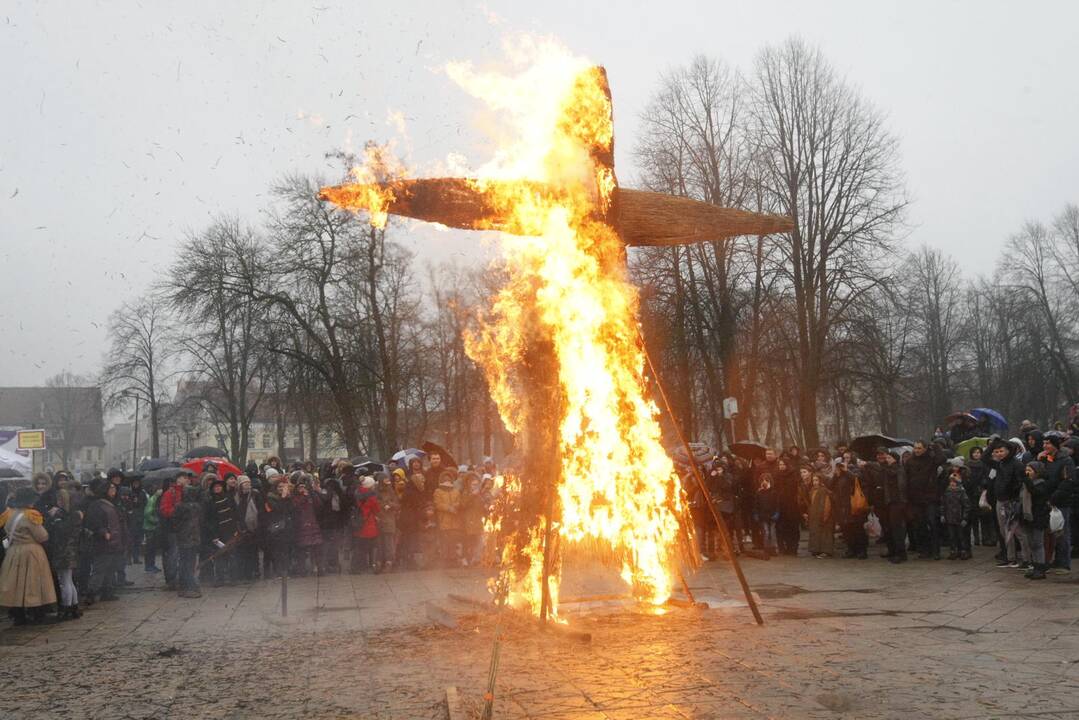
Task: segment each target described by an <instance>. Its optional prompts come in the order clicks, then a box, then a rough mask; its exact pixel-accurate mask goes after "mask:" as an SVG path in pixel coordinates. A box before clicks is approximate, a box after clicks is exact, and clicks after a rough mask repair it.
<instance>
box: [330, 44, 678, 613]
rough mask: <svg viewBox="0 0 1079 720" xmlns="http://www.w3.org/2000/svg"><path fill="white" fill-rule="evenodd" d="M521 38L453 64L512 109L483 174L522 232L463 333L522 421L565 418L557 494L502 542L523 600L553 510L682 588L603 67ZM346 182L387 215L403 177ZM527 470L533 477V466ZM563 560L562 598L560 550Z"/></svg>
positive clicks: (597, 547)
mask: <svg viewBox="0 0 1079 720" xmlns="http://www.w3.org/2000/svg"><path fill="white" fill-rule="evenodd" d="M514 53H515V55H516V57H514V58H513V59H514V64H515V67H516V68H517V69H516V71H514V72H510V73H502V72H487V71H478V70H476V69H474V68H473V67H472V66H471V65H470V64H467V63H456V64H451V65H449V66H447V68H446V71H447V74H448V75H449V76H450V77H451V78H452V79H453V80H454V81H455V82H457V83H458V84H459V85H460V86H461V87H462V88H464V89H465V90H466V91H467V92H469V93H470V94H472V95H474V96H475V97H477V98H479V99H481V100H482V101H484V103H485V104H486V105H487V107H488V108H490V110H491V111H492V115H493V116H494V117H495V118H497V119H499V120H501V121H503V124H504V125H505V126H503V127H499V128H498V129H499V131H500V132H499V133H498V137H497V140H498V148H497V151H496V152H495V154H494V157H493V159H492V160H491V162H489V163H488V164H487V165H485V166H484V167H482V168H480V170H479V172H478V173H477V177H476V179H475V180H474V181H472V182H473V183H474V187H475V189H477V190H479V191H480V192H481V193H482V194H483V196H484V200H485V201H486V203H487V204H488V205H489V206H490V208H492V209H494V210H495V212H494V216H497V217H498V219H499V222H498V224H497V225H492V228H494V229H498V228H502V229H506V228H512V229H513V230H514V232H519V233H520V234H514V235H509V234H504V235H502V236H501V238H502V250H503V260H504V262H505V265H506V269H507V271H508V274H509V280H508V282H507V284H506V285H505V287H503V288H502V290H501V291H500V292H499V293H498V294H497V296H496V297H495V298H493V303H492V307H491V309H490V311H489V312H488V313H486V314H485V316H484V317H483V318H482V320H481V323H480V327H479V330H478V332H476V333H475V334H473V335H471V336H469V337H468V338H466V350H467V352H468V354H469V355H470V356H471V357H472V358H473V359H474V360H475V361H477V362H478V363H479V364H480V365H482V367H483V368H484V371H485V373H486V376H487V379H488V385H489V387H490V389H491V394H492V396H493V397H494V399H495V401H496V403H497V405H498V409H499V413H500V414H501V416H502V419H503V421H504V422H505V424H506V426H507V427H508V428H509V429H510V430H511V431H514V432H518V433H521V432H524V433H531V432H535V424H536V423H549V427H550V428H554V427H557V433H556V435H555V436H554V437H555V439H554V442H555V443H556V444H557V448H554V449H553V454H554V455H555V457H551V458H549V459H548V462H549V463H555V462H557V463H558V464H559V466H558V467H557V468H555V470H556V472H554V473H552V474H551V475H550V476H551V477H555V478H556V479H555V481H554V482H555V484H556V491H557V503H553V502H551V503H548V504H547V506H546V507H542V508H540V507H534V508H531V512H532V514H531V516H530V517H531V519H532V522H531V524H530V525H528V526H526V528H525V531H524V532H523V533H518V535H517V536H516V537H515V538H512V539H508V540H506V545H505V547H504V550H503V558H504V561H505V562H504V567H508V568H510V570H509V572H510V573H511V574H512V577H510V578H509V581H510V585H511V589H510V594H509V597H510V602H511V604H514V605H518V606H522V607H527V608H529V609H531V610H532V611H534V612H537V611H538V610H539V608H540V595H541V588H542V577H543V567H542V565H543V548H544V543H545V537H546V532H545V528H544V517H545V514H546V513H548V512H550V513H552V514H551V517H552V518H557V520H555V521H554V522H553V525H552V532H553V533H554V534H556V535H557V538H558V540H559V544H560V547H562V548H564V549H573V548H586V549H588V550H593V551H598V552H599V554H600V555H601V556H602V557H604V558H605V559H609V560H610V559H613V560H614V561H615V562H616V563H617V564H618V565H619V566H620V569H621V576H622V578H623V579H624V580H625V582H626V583H627V584H628V585H629V586H630V588H631V589H632V592H633V593H634V594H635V595H636V596H637V597H639V598H641V599H644V600H646V601H650V602H654V603H657V604H658V603H662V602H664V601H665V600H666V599H667V598H668V597H669V596H670V594H671V587H672V573H673V572H674V569H673V568H674V566H675V563H676V562H677V552H676V549H677V547H678V544H679V533H680V520H681V519H682V515H683V513H684V506H683V503H682V498H681V495H680V491H679V488H678V482H677V476H676V475H675V472H674V467H673V464H672V462H671V460H670V458H669V457H668V456H667V454H666V453H665V452H664V450H663V447H662V445H661V443H660V429H659V424H658V422H657V414H658V412H657V409H656V407H655V406H654V404H653V403H652V402H651V401H650V400H648V399H646V398H645V381H644V373H643V368H644V356H643V351H642V349H641V348H640V346H639V344H638V342H639V336H638V332H637V322H636V315H637V304H638V298H637V292H636V289H635V288H634V287H633V285H631V284H630V283H629V281H628V278H627V276H626V267H625V257H624V253H625V250H624V245H623V243H622V241H621V239H620V238H619V237H618V235H617V233H616V232H615V230H614V229H613V228H612V226H611V225H610V224H609V222H608V213H609V211H610V210H611V201H612V195H613V191H614V189H615V185H616V181H615V176H614V172H613V144H614V133H613V127H612V122H611V117H612V116H611V102H610V96H609V93H608V90H607V84H606V76H605V74H604V72H603V71H602V70H601V69H600V68H597V67H594V66H593V65H592V64H591V63H589V62H588V61H586V60H585V59H583V58H579V57H576V56H574V55H572V54H571V53H569V52H567V51H566V50H565V49H564V48H562V47H561V46H559V45H558V44H556V43H554V42H551V41H536V40H531V39H528V38H525V39H523V40H521V39H517V40H516V42H515V44H514ZM507 121H508V122H507ZM368 164H369V165H372V166H375V167H376V171H375V172H374V173H372V172H371V171H370V170H369V169H368V170H364V169H361V170H359V171H357V173H358V174H357V175H356V177H357V179H359V180H361V182H362V181H367V182H369V181H370V179H371V178H372V177H373V176H377V175H381V176H383V177H385V174H386V173H384V172H379V171H377V168H378V166H379V164H383V165H384V164H385V159H384V158H381V157H378V156H375V157H368ZM336 192H338V193H340V192H341V191H336ZM344 192H346V194H347V193H348V192H359V193H363V194H365V197H354V198H349V197H335V196H332V195H329V194H326V193H327V191H324V196H326V197H328V198H329V199H331V200H334V201H335V202H338V204H341V205H343V206H346V207H370V208H371V209H372V210H373V212H372V220H373V221H375V222H381V221H384V217H385V210H386V207H387V203H388V202H391V201H392V200H393V196H392V192H393V189H392V187H385V186H384V187H383V189H381V190H379V189H377V188H375V189H373V188H371V187H370V186H358V187H357V188H355V190H345V191H344ZM372 192H374V193H376V196H375V197H369V196H368V195H369V194H370V193H372ZM378 193H382V194H381V195H379V194H378ZM535 353H542V354H544V355H550V356H552V357H551V358H550V360H551V362H550V363H548V364H547V365H545V366H544V367H545V368H546V367H548V366H549V367H550V374H551V375H553V376H554V377H552V378H551V381H552V393H553V394H554V395H557V401H556V402H552V403H548V404H546V407H549V408H550V407H553V408H557V410H556V412H555V414H556V415H557V416H556V417H537V412H536V406H537V405H538V404H541V403H538V402H537V397H536V392H537V390H536V387H537V386H536V384H535V382H532V383H531V384H529V380H528V378H527V376H528V373H529V372H532V373H533V374H534V373H535V369H534V366H535V364H536V363H534V362H533V361H534V360H535V358H534V357H532V356H531V355H532V354H535ZM530 393H531V394H530ZM528 423H532V424H533V427H529V426H528ZM533 469H534V468H533ZM522 470H523V471H524V477H523V478H522V482H524V483H528V482H529V480H530V478H529V477H528V472H529V470H530V468H528V467H525V468H522ZM526 510H527V508H526ZM522 558H523V559H524V560H525V562H523V563H522V562H521V560H522ZM550 570H551V571H552V573H553V575H552V582H551V583H550V588H551V600H552V603H551V609H552V610H554V608H556V607H557V588H558V574H559V572H560V565H559V563H558V561H557V560H555V562H554V563H553V564H552V565H551V567H550Z"/></svg>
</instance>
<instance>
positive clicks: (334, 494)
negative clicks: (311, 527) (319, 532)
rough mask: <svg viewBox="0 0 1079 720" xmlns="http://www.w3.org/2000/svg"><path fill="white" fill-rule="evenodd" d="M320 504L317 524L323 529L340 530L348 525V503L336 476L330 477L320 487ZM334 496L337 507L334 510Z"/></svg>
mask: <svg viewBox="0 0 1079 720" xmlns="http://www.w3.org/2000/svg"><path fill="white" fill-rule="evenodd" d="M321 498H322V505H321V507H320V509H319V513H318V524H319V526H320V527H321V528H322V529H323V530H340V529H341V528H343V527H345V526H346V525H348V516H349V509H350V503H349V501H348V495H347V493H345V489H344V488H343V487H341V483H340V482H339V481H338V480H337V479H336V478H330V479H329V480H327V481H326V484H325V485H324V486H323V488H322V492H321ZM334 498H337V509H336V510H334V507H333V505H334Z"/></svg>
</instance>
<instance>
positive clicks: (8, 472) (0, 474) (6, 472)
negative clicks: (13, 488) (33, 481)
mask: <svg viewBox="0 0 1079 720" xmlns="http://www.w3.org/2000/svg"><path fill="white" fill-rule="evenodd" d="M21 477H22V473H20V472H19V471H18V470H13V469H11V468H0V478H21Z"/></svg>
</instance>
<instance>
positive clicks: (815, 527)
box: [805, 472, 835, 558]
mask: <svg viewBox="0 0 1079 720" xmlns="http://www.w3.org/2000/svg"><path fill="white" fill-rule="evenodd" d="M809 488H810V489H809V510H808V512H807V513H806V518H805V519H806V524H807V525H808V526H809V553H810V555H812V556H813V557H816V558H826V557H831V556H832V553H833V552H834V551H835V522H834V516H833V514H832V506H833V501H832V491H831V490H829V489H828V485H827V484H826V483H825V481H824V476H823V475H821V474H820V473H816V472H815V473H813V475H812V477H811V478H810V485H809Z"/></svg>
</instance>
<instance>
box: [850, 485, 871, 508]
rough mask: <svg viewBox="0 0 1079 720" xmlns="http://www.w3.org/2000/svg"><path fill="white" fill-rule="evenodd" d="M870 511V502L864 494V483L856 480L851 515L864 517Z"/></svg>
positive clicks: (851, 500) (851, 502)
mask: <svg viewBox="0 0 1079 720" xmlns="http://www.w3.org/2000/svg"><path fill="white" fill-rule="evenodd" d="M868 511H869V501H868V500H866V497H865V493H864V492H862V481H861V480H859V479H858V478H854V493H853V494H852V495H851V498H850V512H851V515H863V514H865V513H866V512H868Z"/></svg>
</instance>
